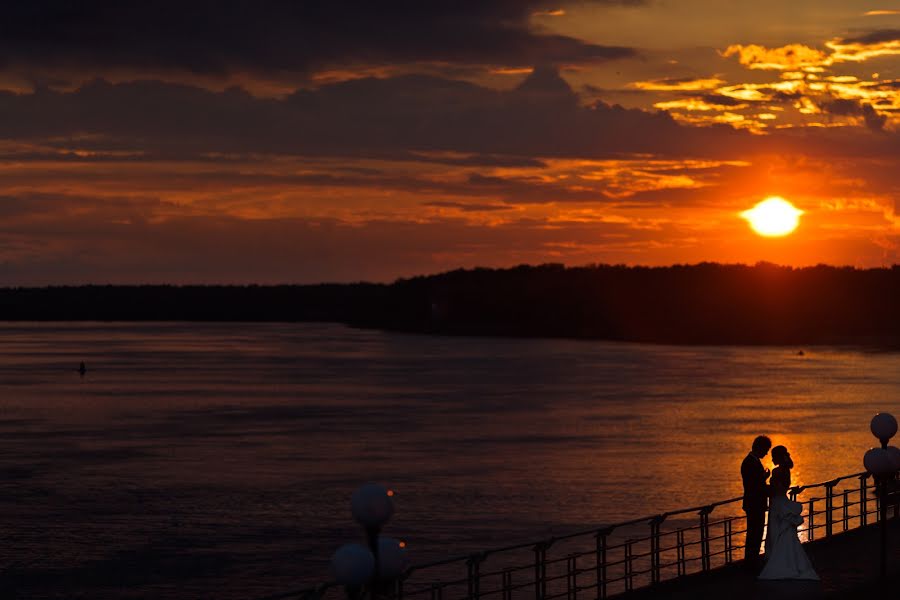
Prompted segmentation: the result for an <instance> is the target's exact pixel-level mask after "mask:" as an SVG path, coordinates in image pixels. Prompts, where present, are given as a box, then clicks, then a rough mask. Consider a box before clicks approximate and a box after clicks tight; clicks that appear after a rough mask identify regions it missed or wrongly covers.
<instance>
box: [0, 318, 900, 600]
mask: <svg viewBox="0 0 900 600" xmlns="http://www.w3.org/2000/svg"><path fill="white" fill-rule="evenodd" d="M797 350H798V349H796V348H737V347H670V346H645V345H630V344H613V343H603V342H585V341H567V340H519V339H493V338H440V337H428V336H412V335H398V334H392V333H383V332H378V331H360V330H354V329H349V328H346V327H343V326H339V325H326V324H290V325H286V324H186V323H164V324H146V323H142V324H134V323H128V324H100V323H88V324H83V323H82V324H58V323H56V324H11V323H6V324H0V532H2V541H3V543H2V544H0V569H2V572H0V586H2V590H3V591H4V594H5V595H4V597H7V595H10V594H16V593H18V594H20V595H21V596H22V597H28V598H38V597H60V598H63V597H65V598H71V597H84V598H128V597H142V598H199V597H213V596H215V597H217V598H253V597H255V596H261V595H265V594H271V593H277V592H282V591H288V590H291V589H294V588H298V587H302V586H303V585H304V584H306V583H311V582H315V581H317V580H319V579H321V578H324V577H326V576H327V562H328V559H329V557H330V554H331V553H332V552H333V550H334V549H335V548H336V547H337V546H338V545H340V544H341V543H344V542H346V541H352V540H355V539H357V538H358V537H359V532H358V530H357V528H356V526H355V525H354V524H353V523H352V522H351V518H350V515H349V508H348V504H349V496H350V494H351V493H352V491H353V489H354V488H355V487H356V485H357V484H359V483H362V482H364V481H369V480H375V481H381V482H384V483H386V484H389V485H390V486H391V487H393V488H394V489H395V490H396V491H397V495H396V496H395V499H396V506H397V513H396V516H395V518H394V520H393V521H392V522H391V523H390V524H389V526H388V529H387V530H386V533H389V534H391V535H393V536H395V537H400V538H402V539H404V540H406V541H407V543H408V545H409V550H410V553H411V555H412V557H413V559H414V561H421V560H430V559H434V558H438V557H443V556H445V555H447V554H460V553H466V552H470V551H473V550H477V549H482V548H485V547H492V546H496V545H499V544H505V543H507V542H510V541H518V540H523V539H528V538H537V537H541V536H544V535H549V534H553V533H562V532H566V531H569V530H572V529H581V528H584V527H586V526H593V525H599V524H603V523H608V522H613V521H617V520H622V519H625V518H630V517H635V516H641V515H644V514H651V513H655V512H660V511H664V510H668V509H675V508H679V507H683V506H688V505H697V504H700V503H704V502H707V501H711V500H718V499H724V498H728V497H732V496H737V495H740V493H741V491H740V477H739V474H738V470H739V465H740V461H741V459H742V458H743V457H744V456H745V455H746V452H747V449H748V446H749V444H750V441H751V440H752V438H753V436H755V435H756V434H758V433H768V434H769V435H770V436H771V437H772V438H773V441H774V442H775V443H776V444H779V443H784V444H786V445H788V447H789V448H790V449H791V454H792V456H793V457H794V460H795V462H796V463H797V467H796V468H795V471H794V479H795V483H799V484H802V483H813V482H816V481H822V480H825V479H830V478H832V477H834V476H836V475H841V474H847V473H851V472H855V471H859V470H862V466H861V456H862V453H863V452H864V450H865V449H866V448H868V447H870V446H871V445H872V444H873V442H874V440H873V438H872V437H871V435H870V434H869V432H868V427H867V425H868V420H869V418H870V417H871V415H872V414H873V413H874V412H875V411H877V410H893V411H895V412H900V355H897V354H890V353H871V352H860V351H851V350H845V349H837V348H804V349H803V350H804V355H802V356H800V355H798V354H797ZM82 360H84V361H85V362H86V363H87V365H88V369H89V370H88V373H87V375H86V376H85V377H84V378H81V377H80V376H79V373H78V372H77V370H76V369H77V366H78V363H79V362H80V361H82Z"/></svg>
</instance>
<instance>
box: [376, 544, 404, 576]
mask: <svg viewBox="0 0 900 600" xmlns="http://www.w3.org/2000/svg"><path fill="white" fill-rule="evenodd" d="M408 566H409V557H408V556H407V555H406V548H405V547H404V544H403V543H402V542H400V541H399V540H395V539H394V538H388V537H380V538H378V576H379V577H381V578H383V579H394V578H395V577H399V576H400V575H402V574H403V572H404V571H406V568H407V567H408Z"/></svg>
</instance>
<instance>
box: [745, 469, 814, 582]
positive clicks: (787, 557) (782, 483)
mask: <svg viewBox="0 0 900 600" xmlns="http://www.w3.org/2000/svg"><path fill="white" fill-rule="evenodd" d="M779 471H781V472H780V473H779ZM790 477H791V474H790V471H788V470H787V469H783V468H782V467H779V468H777V469H775V472H773V473H772V491H773V494H772V499H771V501H770V503H769V526H768V529H767V530H766V565H765V567H764V568H763V570H762V573H760V574H759V578H760V579H815V580H818V579H819V576H818V575H816V572H815V570H814V569H813V566H812V564H811V563H810V562H809V557H808V556H807V555H806V551H805V550H804V549H803V546H802V545H801V544H800V538H798V537H797V527H799V526H800V524H802V523H803V516H802V512H803V505H802V504H800V503H799V502H795V501H793V500H791V499H789V498H788V497H787V490H788V488H789V487H790V486H791V483H790V481H791V480H790Z"/></svg>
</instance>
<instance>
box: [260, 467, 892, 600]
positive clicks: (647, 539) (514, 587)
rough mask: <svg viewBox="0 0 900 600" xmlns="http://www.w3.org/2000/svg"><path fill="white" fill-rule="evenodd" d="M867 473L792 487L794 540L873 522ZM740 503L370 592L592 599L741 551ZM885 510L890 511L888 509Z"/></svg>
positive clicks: (316, 596)
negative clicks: (799, 517) (797, 522)
mask: <svg viewBox="0 0 900 600" xmlns="http://www.w3.org/2000/svg"><path fill="white" fill-rule="evenodd" d="M870 477H871V476H870V474H869V473H866V472H862V473H854V474H852V475H845V476H843V477H838V478H837V479H832V480H831V481H825V482H822V483H816V484H812V485H806V486H795V487H792V488H791V489H790V490H789V492H788V493H789V497H790V498H791V499H792V500H796V501H798V502H802V503H803V504H804V505H805V510H804V523H803V526H802V527H800V528H799V529H798V533H799V535H800V539H801V541H812V540H815V539H818V538H819V537H820V536H824V537H829V536H832V535H835V534H837V533H840V532H843V531H847V530H849V529H855V528H857V527H863V526H865V525H867V524H869V523H870V522H872V523H874V522H876V521H877V520H878V518H879V517H878V515H879V508H880V502H881V499H880V498H878V497H877V496H876V495H875V494H874V493H873V491H874V490H875V486H874V485H873V484H870V482H869V480H870ZM811 492H819V495H816V496H812V495H811V494H810V493H811ZM823 492H824V495H823V494H822V493H823ZM742 500H743V497H741V496H739V497H737V498H730V499H728V500H722V501H720V502H714V503H712V504H706V505H703V506H695V507H691V508H684V509H680V510H675V511H670V512H666V513H662V514H658V515H653V516H649V517H641V518H638V519H632V520H629V521H624V522H622V523H616V524H614V525H607V526H604V527H598V528H594V529H588V530H584V531H578V532H575V533H570V534H567V535H561V536H557V537H552V538H548V539H544V540H539V541H537V542H529V543H523V544H516V545H510V546H505V547H502V548H495V549H492V550H486V551H483V552H477V553H474V554H470V555H467V556H460V557H455V558H448V559H444V560H439V561H435V562H431V563H427V564H420V565H414V566H412V567H410V568H409V569H407V570H406V571H405V572H404V573H403V575H402V576H401V577H400V578H399V579H397V580H396V581H394V582H392V583H391V585H390V586H389V587H390V589H387V590H379V594H378V595H379V596H381V597H384V598H390V599H392V600H481V599H485V600H494V599H496V600H513V599H516V600H519V599H529V600H531V599H534V600H555V599H557V598H559V599H562V598H565V600H588V599H591V600H602V599H604V598H607V597H610V596H612V595H616V594H619V593H623V592H628V591H631V590H634V589H637V588H641V587H646V586H649V585H653V584H656V583H659V582H661V581H665V580H670V579H676V578H679V577H683V576H685V575H689V574H692V573H698V572H702V571H709V570H711V569H715V568H718V567H721V566H724V565H727V564H729V563H731V562H733V561H735V560H738V559H740V558H743V552H740V551H741V550H742V549H743V548H744V538H745V537H746V532H747V529H746V517H745V515H744V513H743V511H741V509H740V506H741V501H742ZM714 514H715V515H716V516H717V517H718V518H714V517H713V515H714ZM873 515H874V516H873ZM893 516H894V517H895V518H896V517H898V516H900V515H898V507H897V506H895V507H894V510H893ZM342 593H343V591H342V588H341V587H340V586H338V585H337V584H335V583H327V584H324V585H321V586H318V587H315V588H308V589H304V590H299V591H294V592H289V593H285V594H279V595H277V596H269V597H268V598H267V599H265V600H278V599H282V598H299V599H302V600H325V599H328V598H339V597H340V595H341V594H342Z"/></svg>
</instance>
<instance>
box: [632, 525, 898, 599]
mask: <svg viewBox="0 0 900 600" xmlns="http://www.w3.org/2000/svg"><path fill="white" fill-rule="evenodd" d="M880 527H881V524H880V523H874V524H872V525H869V526H867V527H863V528H858V529H853V530H850V531H847V532H844V533H840V534H837V535H833V536H831V537H829V538H824V539H821V540H816V541H813V542H809V543H807V544H804V545H803V547H804V548H805V549H806V551H807V552H808V553H809V557H810V559H811V560H812V562H813V564H814V565H815V568H816V571H817V572H818V574H819V577H821V578H822V580H821V581H820V582H804V581H758V580H757V579H756V578H755V577H754V576H753V575H752V574H750V573H748V572H747V570H746V569H745V568H744V566H743V563H742V562H735V563H732V564H729V565H726V566H723V567H721V568H718V569H715V570H712V571H709V572H706V573H697V574H694V575H688V576H686V577H682V578H680V579H673V580H670V581H665V582H662V583H659V584H657V585H655V586H653V587H649V588H643V589H638V590H635V591H633V592H631V593H629V594H620V595H618V596H616V598H620V599H624V598H628V599H629V600H651V599H653V600H655V599H662V598H666V599H672V600H706V599H709V600H713V599H715V600H764V599H765V600H808V599H818V598H825V599H829V600H830V599H836V598H860V599H865V598H872V599H874V598H884V599H887V598H890V599H895V598H900V520H897V519H893V520H889V521H888V577H887V578H886V579H885V580H881V579H880V577H879V565H880V563H879V560H880V551H881V538H880Z"/></svg>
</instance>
